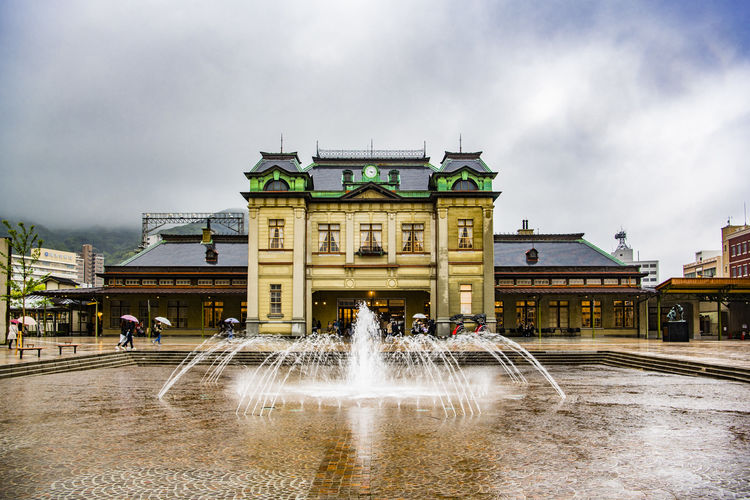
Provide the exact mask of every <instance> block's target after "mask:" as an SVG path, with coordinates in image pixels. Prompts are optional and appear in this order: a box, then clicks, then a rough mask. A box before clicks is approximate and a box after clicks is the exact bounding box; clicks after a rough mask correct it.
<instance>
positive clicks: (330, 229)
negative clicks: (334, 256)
mask: <svg viewBox="0 0 750 500" xmlns="http://www.w3.org/2000/svg"><path fill="white" fill-rule="evenodd" d="M340 236H341V226H340V225H339V224H318V251H319V252H322V253H334V252H338V251H339V250H340V248H341V246H340V245H339V241H340Z"/></svg>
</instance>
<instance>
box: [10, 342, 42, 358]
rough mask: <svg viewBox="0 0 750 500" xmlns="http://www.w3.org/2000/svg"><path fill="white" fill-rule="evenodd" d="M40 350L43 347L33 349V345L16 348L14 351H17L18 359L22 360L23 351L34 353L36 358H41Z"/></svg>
mask: <svg viewBox="0 0 750 500" xmlns="http://www.w3.org/2000/svg"><path fill="white" fill-rule="evenodd" d="M42 349H44V347H34V344H31V345H25V346H23V347H17V348H16V350H17V351H18V359H23V352H24V351H36V354H37V357H38V358H41V357H42Z"/></svg>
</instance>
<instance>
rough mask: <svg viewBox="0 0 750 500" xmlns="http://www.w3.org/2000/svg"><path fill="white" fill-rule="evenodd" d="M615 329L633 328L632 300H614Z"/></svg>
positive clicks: (633, 312)
mask: <svg viewBox="0 0 750 500" xmlns="http://www.w3.org/2000/svg"><path fill="white" fill-rule="evenodd" d="M614 306H615V328H633V327H634V326H635V308H634V307H633V301H632V300H615V301H614Z"/></svg>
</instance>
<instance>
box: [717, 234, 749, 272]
mask: <svg viewBox="0 0 750 500" xmlns="http://www.w3.org/2000/svg"><path fill="white" fill-rule="evenodd" d="M748 230H750V226H748V225H747V224H743V225H732V224H729V222H728V221H727V225H726V226H724V227H722V228H721V262H722V265H723V266H724V273H723V276H724V277H726V278H731V277H732V270H731V268H730V267H729V265H730V264H729V262H730V260H732V257H734V258H735V260H736V257H737V247H736V246H735V245H736V244H737V242H736V241H735V242H733V243H732V245H730V244H729V239H730V238H732V239H734V238H736V237H737V235H738V233H742V234H744V232H745V231H748ZM741 249H742V247H740V250H741ZM732 252H734V255H732ZM740 255H741V254H740ZM735 265H737V263H736V262H735ZM736 272H737V271H736V270H735V273H736Z"/></svg>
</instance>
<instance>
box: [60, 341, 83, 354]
mask: <svg viewBox="0 0 750 500" xmlns="http://www.w3.org/2000/svg"><path fill="white" fill-rule="evenodd" d="M79 345H81V344H73V343H71V342H65V343H64V344H57V349H58V350H59V351H60V354H62V350H63V348H65V347H72V348H73V354H75V353H76V352H77V351H78V346H79Z"/></svg>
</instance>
